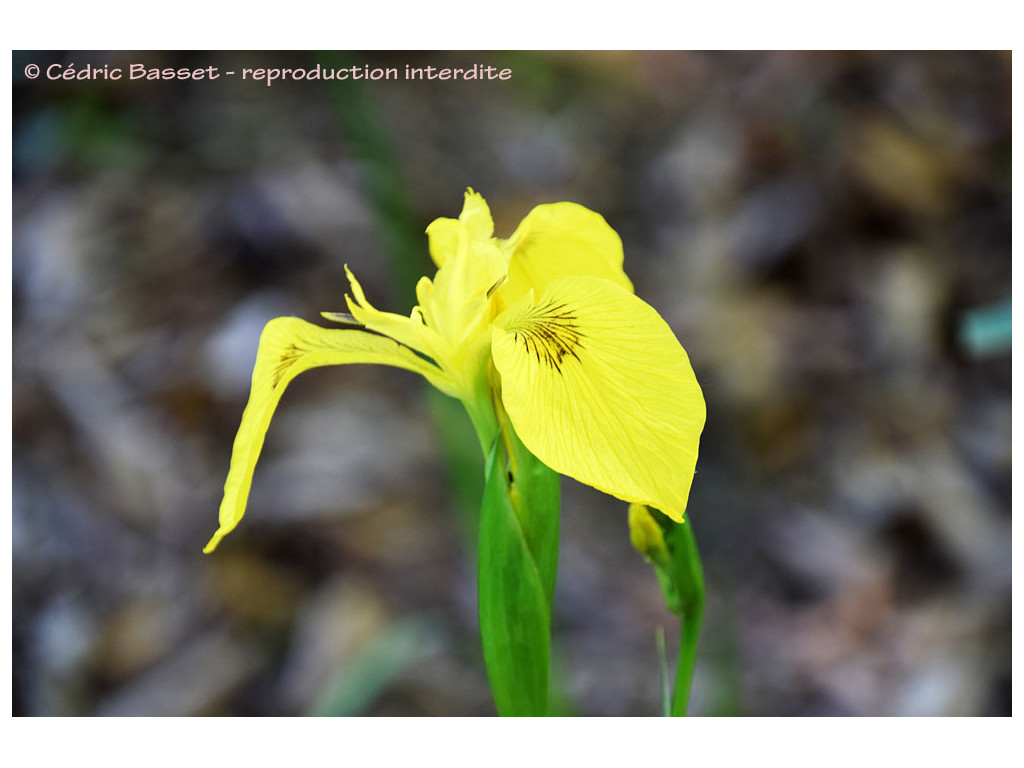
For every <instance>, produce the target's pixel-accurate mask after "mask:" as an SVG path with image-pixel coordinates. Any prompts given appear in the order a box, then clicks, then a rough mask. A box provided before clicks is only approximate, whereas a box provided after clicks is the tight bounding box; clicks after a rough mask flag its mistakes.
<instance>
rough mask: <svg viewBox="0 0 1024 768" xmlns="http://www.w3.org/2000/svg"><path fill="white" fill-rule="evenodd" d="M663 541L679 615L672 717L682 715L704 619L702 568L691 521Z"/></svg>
mask: <svg viewBox="0 0 1024 768" xmlns="http://www.w3.org/2000/svg"><path fill="white" fill-rule="evenodd" d="M666 544H667V545H668V550H669V552H670V554H671V579H672V582H673V584H674V586H675V594H676V596H677V598H678V610H677V613H678V614H679V617H680V635H679V662H678V666H677V667H676V686H675V692H674V694H673V696H672V710H671V714H672V716H673V717H685V716H686V713H687V708H688V705H689V701H690V687H691V685H692V683H693V668H694V665H695V663H696V661H697V640H698V639H699V637H700V628H701V622H702V621H703V619H704V601H705V588H704V568H703V566H702V565H701V561H700V553H699V552H698V550H697V540H696V539H695V538H694V536H693V524H692V523H691V521H690V520H689V519H687V521H686V522H685V523H683V524H682V525H673V526H672V527H671V528H669V529H668V531H667V535H666Z"/></svg>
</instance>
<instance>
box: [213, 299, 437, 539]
mask: <svg viewBox="0 0 1024 768" xmlns="http://www.w3.org/2000/svg"><path fill="white" fill-rule="evenodd" d="M344 363H381V364H384V365H392V366H396V367H398V368H405V369H406V370H410V371H415V372H417V373H420V374H423V375H424V376H425V377H426V378H427V379H428V380H429V381H430V382H431V383H432V384H434V385H435V386H439V387H440V386H443V385H444V381H443V379H442V375H441V372H440V371H439V370H438V369H437V368H436V367H435V366H434V365H432V364H431V363H429V362H427V361H426V360H424V359H423V358H421V357H419V356H418V355H416V354H414V353H413V352H411V351H410V350H408V349H406V348H405V347H403V346H401V345H400V344H398V343H396V342H395V341H393V340H392V339H389V338H386V337H384V336H377V335H375V334H372V333H366V332H364V331H356V330H337V329H326V328H320V327H319V326H316V325H313V324H312V323H307V322H306V321H304V320H300V319H299V318H296V317H279V318H276V319H274V320H271V321H270V322H269V323H267V325H266V327H265V328H264V329H263V334H262V335H261V336H260V344H259V351H258V352H257V354H256V366H255V368H254V370H253V373H252V388H251V390H250V393H249V402H248V404H247V405H246V406H245V411H244V412H243V414H242V423H241V426H239V428H238V434H237V435H236V437H235V444H234V447H233V448H232V451H231V468H230V469H229V471H228V477H227V481H226V482H225V483H224V498H223V500H222V501H221V505H220V528H219V529H218V530H217V532H216V533H215V534H214V536H213V538H212V539H210V542H209V543H208V544H207V545H206V547H205V548H204V549H203V551H204V552H212V551H213V550H214V549H215V548H216V547H217V544H219V543H220V540H221V539H222V538H224V536H225V535H226V534H228V533H230V532H231V531H232V530H233V529H234V527H235V526H236V525H238V522H239V520H241V519H242V515H243V514H244V513H245V505H246V501H247V500H248V498H249V488H250V487H251V485H252V476H253V472H254V470H255V468H256V461H257V459H258V458H259V455H260V451H261V450H262V448H263V440H264V438H265V436H266V434H267V428H268V427H269V426H270V419H271V417H272V416H273V414H274V410H275V409H276V408H277V404H278V402H279V401H280V399H281V395H282V394H284V390H285V388H286V387H287V386H288V384H289V383H290V382H291V380H292V379H294V378H295V377H296V376H298V375H299V374H300V373H302V372H303V371H308V370H309V369H310V368H317V367H320V366H325V365H341V364H344Z"/></svg>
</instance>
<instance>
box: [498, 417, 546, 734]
mask: <svg viewBox="0 0 1024 768" xmlns="http://www.w3.org/2000/svg"><path fill="white" fill-rule="evenodd" d="M558 502H559V489H558V475H557V474H556V473H555V472H554V471H553V470H551V469H549V468H548V467H546V466H545V465H544V464H542V463H541V462H540V461H539V460H538V459H537V458H536V457H534V456H533V455H532V454H530V453H529V451H527V450H526V448H525V447H524V446H523V445H522V443H521V442H519V438H518V437H517V436H516V434H515V431H514V430H513V429H512V426H511V424H510V423H508V421H507V420H505V421H503V423H502V424H501V432H500V433H499V435H498V436H497V437H496V439H495V440H494V444H493V446H492V447H491V451H490V455H489V457H488V460H487V471H486V477H485V487H484V498H483V504H482V508H481V514H480V542H479V546H480V549H479V557H478V568H479V578H478V584H479V616H480V636H481V640H482V643H483V652H484V661H485V663H486V665H487V677H488V680H489V681H490V684H491V692H492V694H493V695H494V702H495V705H496V706H497V710H498V714H499V715H505V716H508V715H512V716H534V717H537V716H543V715H545V714H546V712H547V697H548V669H549V665H550V657H551V604H552V599H553V596H554V589H555V574H556V570H557V565H558Z"/></svg>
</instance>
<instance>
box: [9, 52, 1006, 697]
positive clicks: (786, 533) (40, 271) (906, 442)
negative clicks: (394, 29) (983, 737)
mask: <svg viewBox="0 0 1024 768" xmlns="http://www.w3.org/2000/svg"><path fill="white" fill-rule="evenodd" d="M133 62H140V63H144V64H146V65H147V66H150V67H157V66H161V67H162V66H175V67H177V66H193V67H206V66H211V65H213V66H217V67H220V68H221V69H222V70H227V69H234V70H240V69H241V68H242V67H284V66H293V67H303V68H310V67H313V66H315V65H316V64H317V63H320V64H321V65H322V66H330V67H337V66H351V65H353V64H355V65H362V64H369V65H372V66H396V67H399V69H400V70H401V69H402V68H403V67H404V65H405V64H406V63H411V64H413V65H414V66H430V65H432V66H438V67H444V66H467V65H469V64H472V63H476V62H478V63H483V64H487V65H494V66H499V67H508V68H510V69H511V70H512V72H513V75H512V78H511V79H510V80H508V81H506V82H499V81H467V82H455V81H447V82H443V81H433V82H422V81H417V82H407V81H402V80H399V81H390V82H386V81H378V82H367V81H365V80H364V81H352V80H349V81H344V82H338V81H335V82H333V83H331V82H323V81H321V82H316V81H307V82H280V81H279V82H277V83H275V84H274V85H273V86H272V87H267V86H265V85H262V84H258V83H253V82H242V81H240V80H239V79H238V78H237V77H235V78H229V77H222V78H221V79H219V80H215V81H205V82H164V81H129V80H127V79H122V80H120V81H96V82H90V81H49V80H47V79H46V78H45V76H44V77H41V78H39V79H37V80H28V79H26V78H25V77H24V76H23V75H21V73H22V72H23V70H24V69H25V67H26V65H28V64H30V63H36V64H38V65H40V66H41V67H42V68H43V70H45V69H46V66H47V65H49V64H52V63H61V64H65V65H66V64H69V63H74V64H75V65H76V66H79V67H81V66H82V65H84V64H86V63H91V64H93V65H103V64H107V65H109V66H127V64H129V63H133ZM1010 69H1011V59H1010V55H1009V54H1004V53H992V52H978V53H971V52H956V53H943V52H934V53H886V52H875V53H676V52H622V53H615V52H601V53H593V52H589V53H588V52H572V53H477V54H474V53H469V52H462V53H444V54H442V53H438V54H425V53H401V52H391V53H353V54H339V53H324V54H313V53H280V52H277V53H246V52H231V53H217V52H207V53H204V52H189V53H159V52H141V53H131V52H118V53H97V52H93V53H74V54H71V53H54V52H50V53H27V52H17V53H15V54H14V71H15V76H16V80H15V85H14V143H13V152H14V155H13V161H14V179H13V185H14V242H13V248H14V251H13V301H14V304H13V322H14V325H13V365H14V380H13V456H14V458H13V479H14V480H13V482H14V486H13V523H12V525H13V529H12V530H13V629H14V656H13V674H14V678H13V679H14V711H15V713H16V714H21V715H114V714H128V715H144V714H145V715H197V714H202V715H293V714H310V713H314V714H369V715H489V714H493V708H492V705H491V703H490V698H489V693H488V689H487V684H486V678H485V674H484V671H483V665H482V660H481V658H480V651H479V643H478V637H477V635H476V628H475V622H476V615H475V602H474V601H475V572H474V565H473V554H472V549H473V546H472V505H473V501H472V499H473V498H474V493H476V492H477V491H478V487H477V483H478V478H477V477H476V474H475V473H476V472H477V471H478V467H477V465H476V463H475V462H476V459H475V456H474V454H473V452H474V451H476V450H477V449H476V446H475V440H474V439H473V438H472V435H471V433H470V435H469V437H468V438H467V441H468V442H465V441H462V439H461V436H464V432H460V430H464V429H465V426H466V425H465V423H464V420H463V419H462V417H461V416H460V414H459V410H458V408H457V407H455V408H454V409H453V408H452V407H450V405H451V404H450V403H449V402H448V401H444V400H443V399H442V398H440V397H438V396H435V395H433V394H431V393H430V392H429V391H428V387H427V385H426V384H425V383H424V382H422V381H420V380H419V379H417V378H416V377H414V376H413V375H412V374H409V373H406V372H402V371H397V370H392V369H388V368H381V367H370V366H350V367H344V368H332V369H322V370H317V371H313V372H310V373H308V374H305V375H303V376H301V377H300V378H299V379H298V380H297V381H296V382H295V383H294V384H293V385H292V387H291V388H290V390H289V392H288V394H287V395H286V396H285V398H284V400H283V402H282V405H281V407H280V408H279V410H278V413H277V417H276V418H275V420H274V423H273V425H272V427H271V430H270V433H269V436H268V440H267V445H266V449H265V451H264V454H263V457H262V459H261V462H260V465H259V467H258V469H257V473H256V479H255V483H254V487H253V494H252V497H251V502H250V506H249V510H248V514H247V516H246V518H245V520H244V522H243V523H242V525H241V526H240V528H239V529H238V530H237V531H236V532H235V533H234V534H232V535H231V536H230V537H229V538H228V539H226V540H225V542H224V544H222V546H221V547H220V549H219V550H218V551H217V552H216V553H215V554H214V555H212V556H204V555H202V554H201V548H202V546H203V544H204V543H205V542H206V541H207V539H208V538H209V536H210V535H211V534H212V532H213V531H214V529H215V528H216V516H217V506H218V504H219V501H220V490H221V485H222V483H223V480H224V476H225V473H226V471H227V466H228V460H229V457H230V451H231V443H232V440H233V438H234V433H235V429H236V427H237V425H238V420H239V417H240V415H241V411H242V407H243V405H244V403H245V398H246V395H247V390H248V380H249V375H250V373H251V366H252V363H253V360H254V358H255V350H256V342H257V339H258V336H259V332H260V330H261V328H262V325H263V323H264V322H266V320H268V319H270V318H271V317H274V316H277V315H282V314H295V315H298V316H301V317H304V318H306V319H309V320H313V321H318V313H319V312H320V311H321V310H341V309H344V301H343V295H344V292H345V291H346V290H347V283H346V281H345V278H344V271H343V265H344V264H346V263H347V264H348V265H350V266H351V268H352V269H353V271H354V272H355V273H356V275H358V276H359V278H360V280H361V281H362V283H363V286H364V288H365V289H366V291H367V294H368V296H369V298H370V300H371V301H372V302H373V303H374V304H375V305H376V306H378V307H379V308H382V309H388V310H392V311H397V312H401V313H408V311H409V309H410V308H411V304H412V300H411V296H412V286H413V284H414V281H415V278H416V277H418V276H419V275H421V274H425V273H428V272H429V271H430V270H431V267H430V262H429V258H428V255H427V249H426V239H425V237H424V236H423V234H422V232H423V229H424V228H425V227H426V225H427V224H428V223H429V222H430V221H431V220H433V219H434V218H436V217H438V216H455V215H457V214H458V212H459V210H460V208H461V201H462V192H463V190H464V189H465V188H466V187H467V186H472V187H474V188H475V189H477V190H478V191H480V192H481V193H482V194H483V195H484V196H485V197H486V198H487V200H488V201H489V203H490V205H491V207H492V210H493V212H494V214H495V219H496V222H497V228H498V233H497V234H499V235H500V236H507V235H508V234H510V233H511V231H512V229H513V228H514V226H515V224H516V223H517V222H518V220H519V219H520V218H521V217H522V216H523V215H524V214H525V213H526V212H527V211H528V210H529V209H530V208H531V207H532V206H533V205H535V204H538V203H541V202H552V201H556V200H573V201H576V202H579V203H582V204H584V205H587V206H589V207H591V208H593V209H595V210H597V211H599V212H600V213H602V214H603V215H604V216H605V217H606V218H607V219H608V221H609V222H610V223H611V224H612V226H613V227H615V228H616V229H617V231H618V232H619V233H620V234H621V236H622V238H623V240H624V243H625V249H626V267H627V270H628V272H629V274H630V276H631V277H632V279H633V281H634V283H635V284H636V287H637V293H638V294H639V295H640V296H641V297H643V298H644V299H646V300H647V301H648V302H649V303H651V304H653V305H654V306H655V307H656V308H658V309H659V311H660V312H661V313H662V315H663V316H664V317H665V318H666V320H667V321H668V322H669V323H670V324H671V325H672V326H673V328H674V329H675V331H676V333H677V335H678V336H679V338H680V340H681V341H682V343H683V345H684V346H685V347H686V349H687V350H688V351H689V353H690V356H691V359H692V362H693V365H694V368H695V370H696V372H697V376H698V379H699V380H700V382H701V384H702V386H703V388H704V392H705V397H706V399H707V403H708V422H707V428H706V431H705V433H704V436H703V438H702V455H701V460H700V462H699V464H698V474H697V477H696V480H695V483H694V486H693V494H692V501H691V507H690V510H689V512H688V516H689V517H690V519H691V520H692V521H693V524H694V526H695V531H696V534H697V537H698V539H699V541H700V543H701V549H702V554H703V557H704V561H705V568H706V576H707V582H708V608H707V618H706V623H705V630H704V635H703V637H702V643H701V647H700V654H699V658H698V667H697V675H696V682H695V690H694V700H693V706H692V708H691V709H692V711H693V712H694V713H696V714H704V715H1005V714H1009V711H1010V662H1011V659H1010V616H1011V614H1010V574H1011V569H1010V528H1011V521H1010V491H1011V480H1010V477H1011V474H1010V469H1011V448H1010V411H1011V397H1010V332H1009V304H1008V302H1009V298H1010V270H1011V262H1010V244H1011V217H1010V199H1011V198H1010V191H1011V175H1010V152H1011V144H1010V129H1011V120H1010V95H1011V75H1010ZM456 406H457V404H456ZM460 447H461V448H463V449H464V450H463V451H461V452H460ZM462 453H465V455H464V456H463V455H462ZM562 488H563V511H562V521H563V522H562V549H561V560H560V571H559V582H558V589H557V594H556V603H555V645H556V649H555V660H554V667H555V675H556V683H557V686H556V687H557V692H556V693H557V695H556V698H557V700H558V702H559V704H558V707H557V711H559V712H562V713H572V714H582V715H655V714H657V713H658V711H659V680H658V660H657V652H656V642H655V637H656V633H657V631H658V628H659V627H662V626H664V627H665V628H666V633H667V642H668V647H669V649H670V650H669V656H670V658H671V656H672V654H673V651H674V645H675V634H674V629H673V625H674V622H673V620H672V617H671V616H670V615H669V614H667V613H666V612H665V610H664V608H663V607H662V603H661V597H660V593H659V591H658V587H657V584H656V581H655V578H654V575H653V573H652V572H651V571H650V569H649V567H648V566H647V565H646V564H645V563H644V562H643V561H642V559H641V558H640V557H639V556H638V555H637V554H635V553H634V552H633V551H632V550H631V549H630V547H629V542H628V534H627V531H626V525H625V512H626V509H625V505H624V504H622V503H619V502H617V501H615V500H614V499H611V498H608V497H605V496H603V495H601V494H599V493H598V492H596V491H593V490H592V489H590V488H586V487H583V486H580V485H578V484H576V483H574V482H572V481H570V480H563V486H562Z"/></svg>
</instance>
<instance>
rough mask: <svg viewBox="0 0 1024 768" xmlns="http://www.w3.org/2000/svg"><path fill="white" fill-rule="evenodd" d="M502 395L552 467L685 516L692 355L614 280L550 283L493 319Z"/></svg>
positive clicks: (691, 445) (693, 404)
mask: <svg viewBox="0 0 1024 768" xmlns="http://www.w3.org/2000/svg"><path fill="white" fill-rule="evenodd" d="M491 352H492V356H493V360H494V365H495V367H496V368H497V370H498V372H499V373H500V374H501V388H502V402H503V404H504V407H505V409H506V411H507V412H508V415H509V418H510V419H511V420H512V424H513V426H514V427H515V429H516V432H517V433H518V434H519V436H520V438H521V439H522V441H523V443H524V444H525V445H526V447H527V448H529V449H530V451H532V452H533V453H534V454H535V455H536V456H537V457H538V458H539V459H540V460H541V461H543V462H544V463H545V464H547V465H548V466H549V467H551V468H552V469H554V470H556V471H558V472H561V473H562V474H565V475H569V476H570V477H573V478H575V479H577V480H579V481H580V482H583V483H586V484H588V485H592V486H594V487H595V488H597V489H599V490H602V491H604V492H606V493H610V494H611V495H613V496H616V497H618V498H620V499H623V500H625V501H628V502H635V503H639V504H646V505H649V506H652V507H656V508H658V509H660V510H661V511H662V512H664V513H665V514H666V515H668V516H669V517H670V518H672V519H673V520H675V521H677V522H681V521H682V519H683V513H684V511H685V510H686V503H687V499H688V497H689V492H690V485H691V482H692V480H693V474H694V468H695V466H696V463H697V449H698V444H699V439H700V433H701V430H702V429H703V426H704V419H705V405H704V397H703V395H702V394H701V390H700V386H699V385H698V384H697V380H696V378H695V376H694V374H693V369H692V368H691V367H690V362H689V358H688V357H687V355H686V352H685V351H684V350H683V348H682V346H680V344H679V341H678V340H677V339H676V337H675V335H674V334H673V333H672V330H671V329H670V328H669V327H668V324H666V323H665V321H664V320H663V319H662V318H661V316H660V315H658V313H657V312H656V311H655V310H654V309H653V308H652V307H651V306H650V305H648V304H646V303H645V302H644V301H642V300H641V299H639V298H637V297H636V296H634V295H633V294H632V293H630V292H629V291H628V290H626V289H625V288H623V287H622V286H620V285H617V284H615V283H613V282H611V281H609V280H603V279H600V278H596V277H589V276H577V277H564V278H558V279H556V280H552V281H551V282H550V283H548V285H547V289H546V290H545V291H544V292H543V293H542V294H540V298H539V299H538V300H536V301H533V300H532V298H531V297H529V294H528V296H527V298H526V299H525V300H524V301H522V302H521V303H520V304H518V305H517V306H515V307H512V308H510V309H509V310H508V311H506V312H505V313H503V314H502V315H501V316H500V317H498V318H497V319H496V321H495V324H494V327H493V329H492V343H491Z"/></svg>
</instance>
